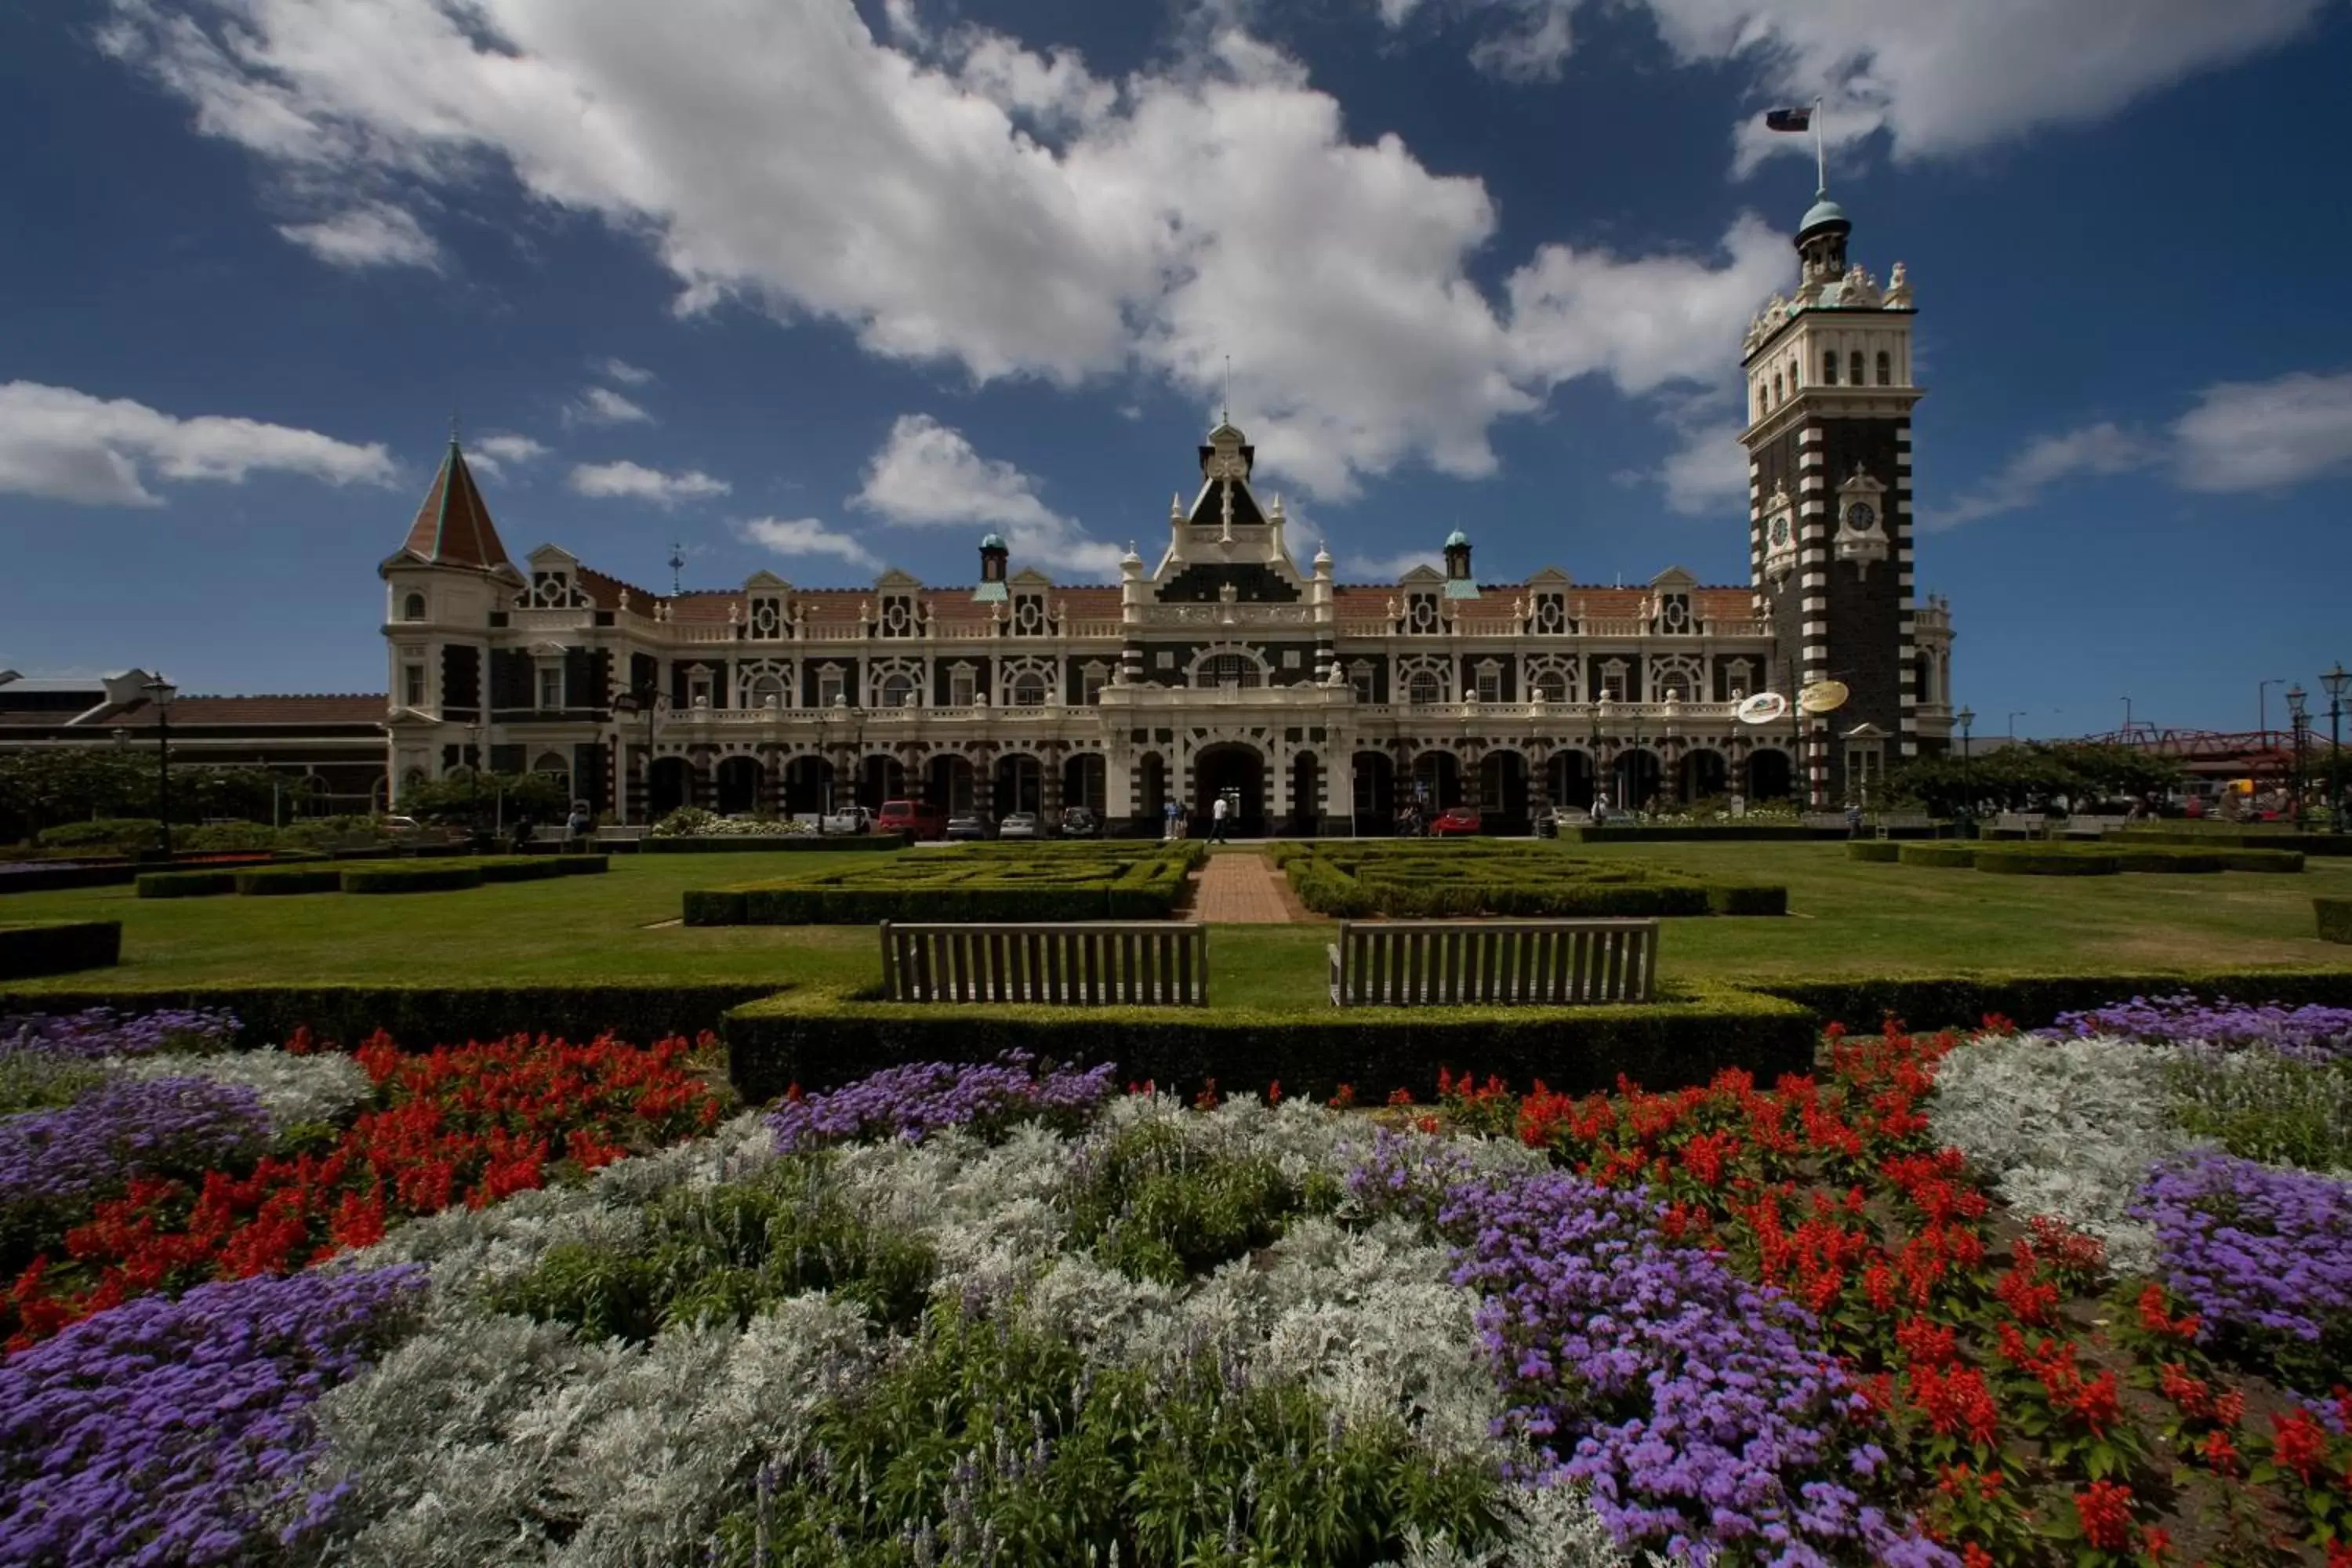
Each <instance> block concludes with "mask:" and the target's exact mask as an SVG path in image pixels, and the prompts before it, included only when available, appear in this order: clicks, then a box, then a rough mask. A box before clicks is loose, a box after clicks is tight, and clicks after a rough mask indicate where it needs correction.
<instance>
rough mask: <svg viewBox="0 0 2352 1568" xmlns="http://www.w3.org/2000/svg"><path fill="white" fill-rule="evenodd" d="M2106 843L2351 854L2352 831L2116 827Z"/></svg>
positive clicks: (2309, 853) (2311, 853) (2218, 827)
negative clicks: (2186, 845) (2192, 845)
mask: <svg viewBox="0 0 2352 1568" xmlns="http://www.w3.org/2000/svg"><path fill="white" fill-rule="evenodd" d="M2106 842H2107V843H2108V844H2110V845H2114V844H2117V843H2126V842H2127V843H2132V844H2194V845H2197V846H2199V847H2202V848H2207V849H2214V848H2222V847H2228V848H2231V849H2293V850H2299V851H2301V852H2302V853H2303V854H2305V855H2352V833H2296V832H2294V831H2293V830H2292V829H2289V828H2278V829H2273V830H2269V831H2263V830H2260V829H2253V828H2244V827H2234V828H2232V827H2221V826H2215V827H2210V828H2203V827H2179V826H2174V827H2119V828H2116V829H2115V830H2114V831H2113V832H2111V833H2109V834H2108V835H2107V838H2106Z"/></svg>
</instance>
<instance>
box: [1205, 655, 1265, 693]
mask: <svg viewBox="0 0 2352 1568" xmlns="http://www.w3.org/2000/svg"><path fill="white" fill-rule="evenodd" d="M1259 683H1260V682H1259V677H1258V668H1257V664H1256V661H1255V660H1254V659H1251V658H1247V657H1246V656H1244V655H1242V654H1238V653H1220V654H1213V655H1211V656H1210V657H1209V658H1204V659H1202V661H1201V667H1200V668H1199V670H1198V671H1196V672H1195V673H1194V675H1193V677H1192V684H1193V685H1194V686H1195V687H1198V688H1201V689H1204V690H1212V691H1213V690H1214V689H1217V688H1218V687H1220V686H1256V685H1258V684H1259Z"/></svg>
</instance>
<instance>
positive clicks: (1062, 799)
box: [649, 752, 1108, 820]
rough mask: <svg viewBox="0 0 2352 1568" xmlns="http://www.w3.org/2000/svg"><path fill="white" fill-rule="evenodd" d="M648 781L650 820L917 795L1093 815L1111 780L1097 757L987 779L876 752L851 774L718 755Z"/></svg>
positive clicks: (963, 768) (664, 767) (973, 771)
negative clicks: (701, 765)
mask: <svg viewBox="0 0 2352 1568" xmlns="http://www.w3.org/2000/svg"><path fill="white" fill-rule="evenodd" d="M649 784H650V801H649V805H650V806H651V810H652V814H653V816H654V818H655V819H656V820H659V819H660V818H661V817H663V816H667V815H668V814H669V813H671V812H673V811H676V810H677V809H678V807H680V806H682V805H706V806H708V807H709V808H710V809H711V810H713V811H717V812H719V813H721V814H724V815H735V814H740V813H746V812H756V811H763V810H764V811H772V812H775V813H777V814H779V815H781V816H802V815H806V814H808V813H811V812H824V811H835V810H840V809H842V808H845V807H846V806H849V805H862V806H864V807H866V809H867V810H869V811H878V810H880V809H881V806H882V803H883V802H884V801H887V800H908V799H914V798H920V799H922V800H925V801H929V802H931V803H933V804H935V805H940V806H941V807H943V808H944V809H946V810H948V811H950V812H960V811H973V810H980V811H986V812H988V813H989V814H990V815H992V816H1004V815H1006V814H1007V813H1010V812H1015V811H1031V812H1043V811H1051V810H1055V809H1058V808H1059V807H1061V806H1065V805H1085V806H1091V807H1092V808H1093V809H1094V811H1095V812H1096V814H1097V816H1099V815H1101V814H1102V813H1103V810H1104V807H1105V805H1106V804H1107V796H1108V770H1107V768H1106V767H1105V764H1104V762H1103V758H1102V755H1101V753H1100V752H1079V753H1078V754H1076V755H1075V756H1072V757H1070V758H1068V759H1067V760H1066V761H1065V762H1064V763H1062V765H1061V766H1060V767H1059V768H1057V769H1055V770H1053V772H1052V773H1051V775H1050V776H1049V774H1048V771H1047V765H1046V763H1044V762H1043V761H1041V760H1040V759H1038V758H1036V757H1034V756H1031V755H1029V754H1028V753H1026V752H1015V753H1012V754H1009V755H1006V756H1002V757H999V758H997V759H996V762H995V763H994V765H993V766H992V767H991V768H990V769H989V770H988V771H987V772H986V773H984V774H983V773H982V771H981V770H980V769H979V768H977V767H975V766H974V765H973V764H972V762H971V759H970V758H968V757H961V756H936V757H933V758H931V759H929V762H927V763H923V764H922V765H921V766H920V767H919V769H916V770H913V771H910V770H909V769H908V766H907V764H906V763H903V762H901V761H900V760H899V759H898V758H897V757H893V756H885V755H880V754H873V755H868V756H866V757H864V758H862V759H860V760H859V761H858V762H857V763H856V764H855V765H854V766H852V767H848V768H836V767H835V765H834V763H833V762H832V760H831V759H829V758H826V757H820V756H798V757H793V758H791V759H789V760H788V761H786V762H785V763H784V764H783V766H782V768H780V769H778V770H776V771H775V772H774V773H770V772H769V770H768V768H767V767H766V766H765V765H764V763H762V762H761V759H760V758H758V757H754V756H743V755H738V756H730V757H724V758H721V759H720V760H719V764H718V766H717V767H715V768H712V769H709V770H708V772H707V773H706V772H704V771H703V770H700V769H698V768H697V767H696V766H695V764H694V763H692V762H691V761H690V760H689V759H688V758H685V757H662V758H658V759H656V762H655V763H654V765H653V775H652V778H651V780H650V781H649ZM983 784H984V785H985V786H986V787H985V788H983V787H982V786H983ZM918 785H919V787H917V786H918ZM1049 785H1051V786H1052V787H1050V788H1049V787H1048V786H1049Z"/></svg>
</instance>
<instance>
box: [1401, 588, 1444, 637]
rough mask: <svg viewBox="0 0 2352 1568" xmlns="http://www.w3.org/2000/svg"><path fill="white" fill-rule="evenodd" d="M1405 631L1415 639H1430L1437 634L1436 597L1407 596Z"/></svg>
mask: <svg viewBox="0 0 2352 1568" xmlns="http://www.w3.org/2000/svg"><path fill="white" fill-rule="evenodd" d="M1404 629H1405V630H1406V631H1407V632H1410V633H1411V634H1412V635H1413V636H1415V637H1430V636H1433V635H1434V634H1435V633H1436V631H1437V595H1434V594H1408V595H1405V600H1404Z"/></svg>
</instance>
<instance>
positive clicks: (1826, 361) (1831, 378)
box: [1822, 349, 1837, 386]
mask: <svg viewBox="0 0 2352 1568" xmlns="http://www.w3.org/2000/svg"><path fill="white" fill-rule="evenodd" d="M1836 384H1837V350H1835V349H1823V350H1822V385H1823V386H1835V385H1836Z"/></svg>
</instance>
